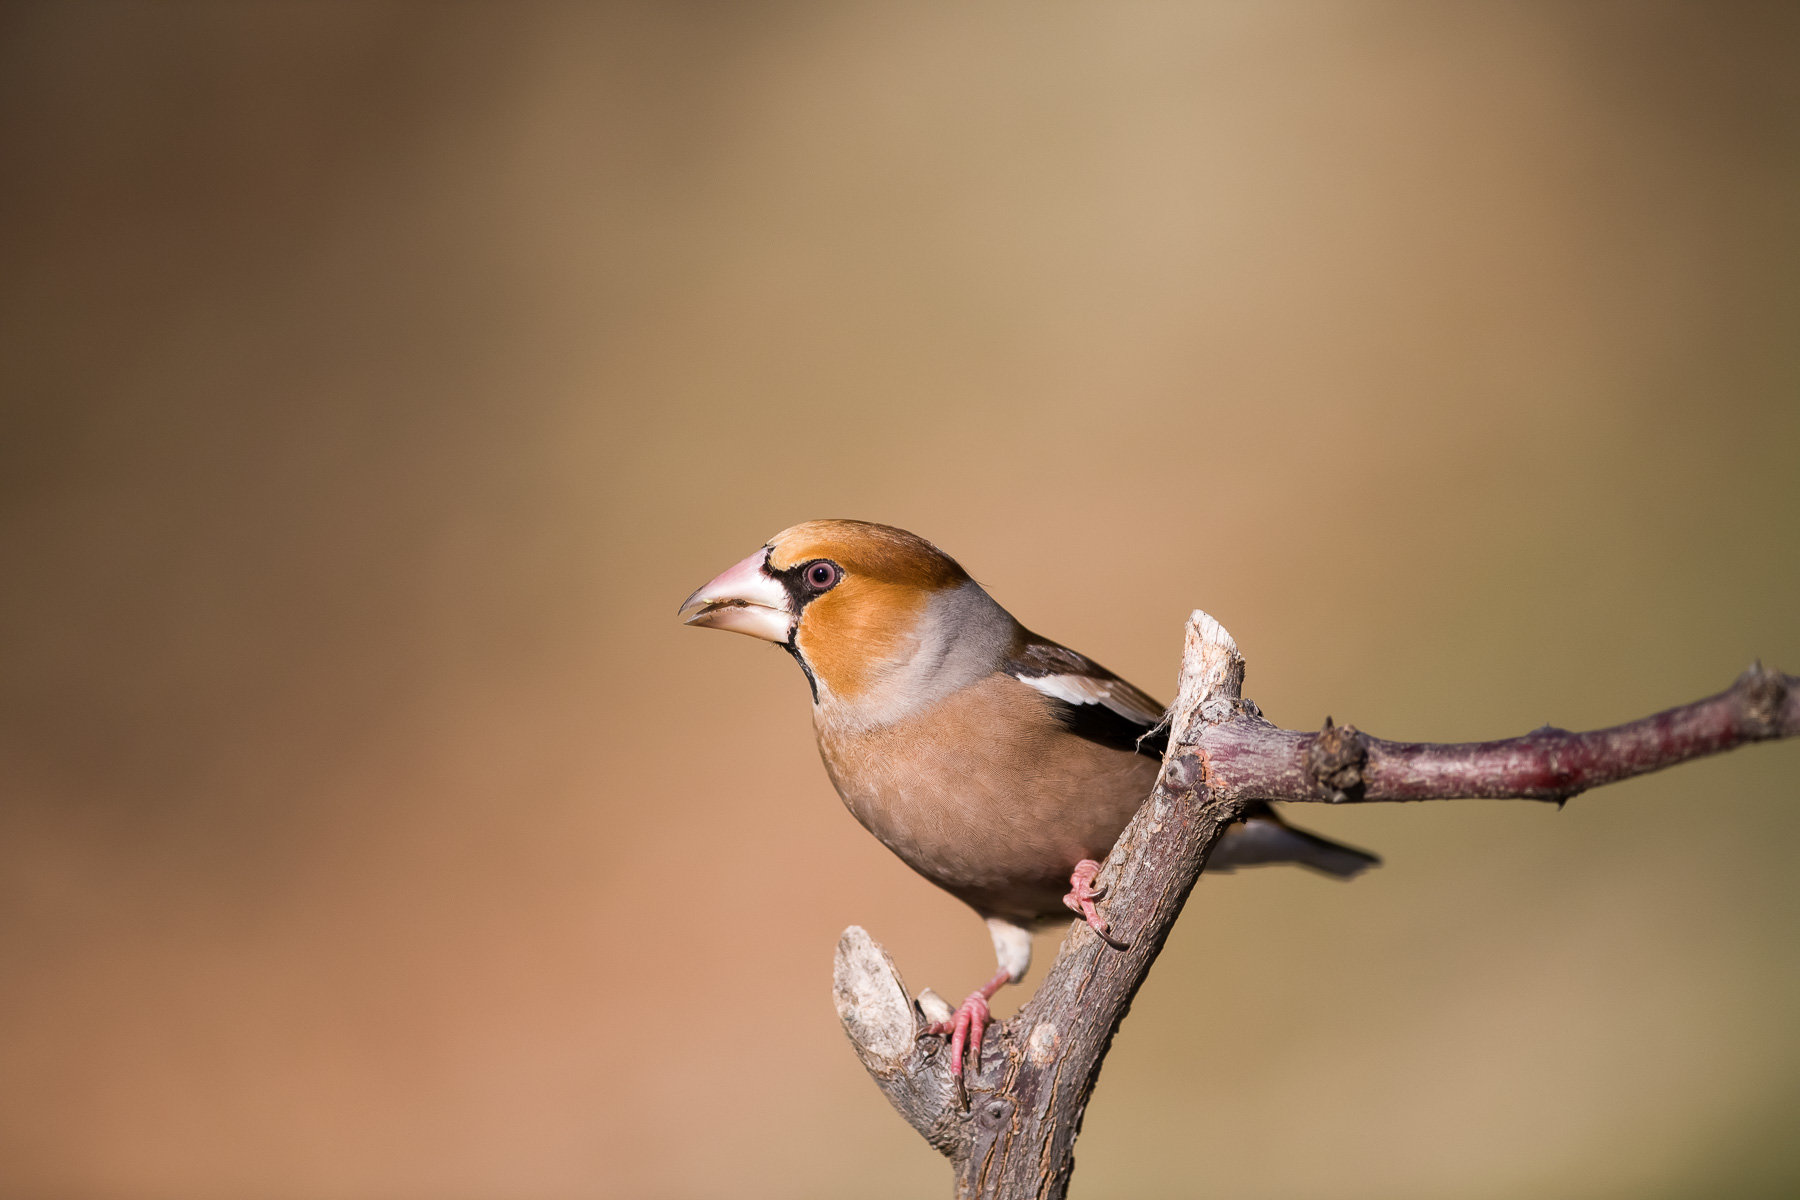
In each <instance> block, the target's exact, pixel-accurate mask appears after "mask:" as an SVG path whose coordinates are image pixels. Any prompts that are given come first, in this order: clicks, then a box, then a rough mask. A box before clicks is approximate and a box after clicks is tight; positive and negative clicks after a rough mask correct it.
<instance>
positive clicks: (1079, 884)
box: [1063, 858, 1125, 950]
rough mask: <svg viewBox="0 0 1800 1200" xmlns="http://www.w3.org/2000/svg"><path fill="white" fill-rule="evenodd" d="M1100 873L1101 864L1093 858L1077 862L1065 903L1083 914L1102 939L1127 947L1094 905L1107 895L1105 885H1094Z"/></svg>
mask: <svg viewBox="0 0 1800 1200" xmlns="http://www.w3.org/2000/svg"><path fill="white" fill-rule="evenodd" d="M1098 874H1100V864H1099V863H1097V862H1095V861H1094V860H1093V859H1091V858H1084V859H1082V860H1081V861H1080V862H1078V863H1076V864H1075V869H1074V870H1073V871H1072V872H1070V873H1069V894H1068V895H1066V896H1064V897H1063V903H1064V904H1065V905H1067V906H1068V907H1069V908H1070V909H1071V910H1073V911H1075V912H1078V913H1080V914H1081V918H1082V920H1084V921H1086V922H1087V923H1088V926H1089V928H1091V929H1092V930H1093V931H1094V932H1095V933H1097V934H1099V935H1100V940H1101V941H1103V942H1105V943H1106V944H1107V945H1109V946H1111V947H1112V948H1113V949H1115V950H1123V949H1125V943H1124V942H1121V941H1120V940H1119V939H1118V938H1115V937H1114V936H1113V935H1112V928H1111V927H1110V926H1109V925H1107V923H1106V922H1105V921H1103V920H1101V919H1100V910H1099V909H1097V908H1095V907H1094V901H1096V900H1098V899H1100V897H1102V896H1104V895H1106V889H1105V888H1104V887H1095V886H1094V876H1096V875H1098Z"/></svg>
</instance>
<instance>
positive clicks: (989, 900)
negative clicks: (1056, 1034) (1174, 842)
mask: <svg viewBox="0 0 1800 1200" xmlns="http://www.w3.org/2000/svg"><path fill="white" fill-rule="evenodd" d="M680 616H681V617H682V618H683V619H684V621H685V622H686V623H687V624H689V625H701V626H706V627H709V628H713V629H727V630H731V631H733V632H735V633H744V634H748V635H750V636H751V637H756V638H762V639H764V640H766V641H770V642H775V643H777V644H778V645H780V646H782V647H783V648H784V649H786V650H787V651H788V653H790V654H792V655H793V656H794V658H795V660H796V661H798V662H799V664H800V669H801V670H802V671H804V672H805V673H806V682H807V685H808V686H809V687H810V688H811V689H812V702H813V728H814V730H815V732H816V733H817V735H818V741H819V754H820V756H821V757H822V758H824V760H825V771H826V773H827V774H828V775H830V776H831V782H832V784H833V785H835V786H836V788H837V791H838V795H840V796H842V797H843V799H844V803H845V805H847V806H848V807H849V809H850V812H851V814H852V815H853V816H855V817H856V819H857V820H858V821H859V822H861V823H862V825H863V827H864V828H865V829H867V830H868V831H869V832H870V833H873V834H874V835H875V836H876V837H878V838H880V839H881V841H882V842H883V844H885V845H886V846H887V847H888V848H889V849H890V850H892V851H893V852H894V853H895V854H897V855H899V856H900V858H901V859H902V860H903V861H904V862H905V863H906V864H907V865H908V866H910V867H911V868H912V869H913V870H915V871H917V872H918V873H919V874H921V875H923V876H924V877H925V878H927V879H929V880H931V882H933V883H935V884H937V885H938V886H939V887H941V888H943V889H944V890H945V891H948V892H949V893H951V894H952V895H954V896H956V897H958V898H959V899H961V900H963V901H964V902H966V903H967V904H968V905H969V906H970V907H972V908H973V909H974V910H975V911H976V912H977V913H979V914H980V915H981V916H982V917H983V918H985V919H986V921H987V926H988V931H989V933H990V934H991V935H992V937H993V940H994V953H995V956H996V958H997V959H998V960H999V968H1000V969H999V972H998V973H997V974H996V975H995V976H994V977H993V978H992V979H990V980H989V981H988V982H987V983H985V984H983V985H982V986H981V987H980V988H978V989H976V990H975V991H974V992H973V993H971V994H970V996H969V998H968V999H967V1000H965V1001H964V1002H963V1004H962V1006H961V1007H960V1008H959V1009H958V1010H957V1011H956V1013H955V1015H954V1017H953V1018H952V1019H951V1020H949V1021H943V1022H937V1023H934V1024H932V1025H930V1026H928V1027H927V1029H926V1032H927V1033H929V1034H949V1035H950V1037H951V1069H952V1070H953V1071H955V1072H958V1073H960V1071H961V1070H962V1058H963V1050H964V1046H965V1044H967V1045H968V1046H970V1047H971V1048H972V1049H973V1053H974V1056H975V1058H976V1060H979V1058H980V1055H981V1041H982V1033H983V1030H984V1029H985V1027H986V1026H987V1024H988V1022H989V1020H990V1018H989V1015H988V1007H987V1002H988V1000H989V999H990V998H991V997H992V996H993V995H994V993H995V992H997V991H999V990H1000V988H1001V986H1002V985H1004V984H1006V983H1008V982H1013V983H1016V982H1018V981H1019V980H1020V979H1021V978H1022V977H1023V976H1024V974H1025V972H1026V969H1027V968H1028V967H1029V966H1030V965H1031V930H1032V928H1033V927H1034V926H1039V925H1044V924H1047V923H1049V922H1052V921H1055V920H1057V919H1059V918H1060V919H1065V920H1066V919H1067V916H1066V913H1065V912H1064V910H1065V908H1067V909H1073V910H1074V911H1076V912H1078V913H1080V914H1081V915H1082V916H1083V917H1084V918H1085V919H1086V920H1087V922H1088V923H1089V924H1090V925H1091V926H1093V928H1094V929H1095V931H1096V932H1098V933H1099V934H1100V935H1101V936H1102V937H1109V932H1108V929H1107V926H1106V922H1105V921H1104V920H1102V918H1101V917H1100V915H1099V912H1098V910H1097V909H1096V907H1095V901H1096V900H1097V899H1099V898H1100V892H1099V891H1098V890H1097V889H1096V888H1095V886H1094V876H1095V875H1096V874H1097V873H1098V871H1099V869H1100V864H1099V860H1101V859H1103V858H1105V857H1106V854H1107V852H1108V851H1109V850H1110V849H1111V848H1112V845H1113V842H1114V841H1115V840H1117V838H1118V836H1119V834H1120V832H1121V831H1123V830H1124V828H1125V825H1126V823H1127V822H1128V821H1130V819H1131V816H1132V814H1133V813H1134V812H1136V811H1137V808H1138V805H1139V804H1140V803H1141V802H1142V801H1143V800H1144V799H1145V797H1147V796H1148V795H1149V794H1150V791H1151V789H1152V788H1153V787H1154V786H1155V783H1156V776H1157V773H1158V771H1159V770H1160V765H1161V759H1162V755H1163V752H1164V751H1165V750H1166V749H1167V746H1168V735H1167V733H1166V732H1165V731H1164V730H1163V723H1162V722H1163V706H1162V705H1160V704H1158V703H1156V702H1155V701H1154V700H1152V699H1150V697H1148V696H1146V695H1145V694H1144V693H1143V692H1141V691H1139V690H1138V689H1137V688H1135V687H1133V686H1131V684H1129V683H1127V682H1125V681H1124V680H1123V679H1120V678H1119V677H1118V676H1117V675H1114V674H1113V673H1112V672H1111V671H1108V670H1107V669H1106V668H1105V667H1102V666H1100V665H1099V664H1098V663H1095V662H1093V661H1092V660H1091V659H1088V658H1085V657H1083V656H1082V655H1080V654H1077V653H1076V652H1075V651H1073V650H1070V649H1069V648H1068V647H1066V646H1062V645H1058V644H1057V643H1056V642H1052V641H1050V640H1048V639H1046V638H1042V637H1039V636H1038V635H1037V634H1035V633H1032V632H1031V631H1030V630H1028V629H1026V628H1025V627H1024V626H1023V625H1021V624H1019V622H1018V621H1016V620H1014V619H1013V617H1012V614H1010V613H1008V612H1007V611H1006V610H1005V609H1004V608H1001V607H1000V605H999V604H997V603H995V601H994V600H993V598H992V597H990V596H989V595H988V594H987V592H986V591H984V590H983V589H982V588H981V585H979V584H978V583H976V582H975V581H974V580H973V579H971V578H970V577H969V573H968V572H967V571H965V570H963V569H962V567H960V566H959V565H957V563H956V561H955V560H954V559H952V558H951V557H950V556H949V555H947V554H945V553H944V552H943V551H941V550H939V549H938V548H937V547H936V546H933V545H932V544H931V543H930V542H928V541H926V540H925V539H924V538H921V537H918V536H916V535H914V534H911V533H907V532H906V531H905V530H902V529H895V528H892V527H891V526H887V525H875V524H871V523H869V522H866V521H808V522H806V523H804V524H801V525H796V526H794V527H793V528H791V529H786V530H783V531H782V532H780V533H778V534H776V535H775V536H774V537H773V538H770V539H769V541H768V543H767V544H766V545H764V546H762V547H761V548H759V549H758V550H757V551H756V553H754V554H752V555H750V557H748V558H746V559H744V561H742V562H740V563H738V564H737V565H736V566H734V567H732V568H731V569H730V570H728V571H726V572H725V573H724V574H722V575H720V576H719V577H718V578H716V579H714V580H713V581H712V582H711V583H708V584H707V585H706V586H705V587H702V588H701V589H700V590H699V591H697V592H695V593H694V594H693V595H691V596H689V597H688V598H687V600H686V602H684V603H683V604H682V606H681V611H680ZM1379 861H1380V860H1379V859H1377V858H1376V857H1375V856H1374V855H1371V854H1367V853H1364V852H1363V851H1361V850H1356V849H1352V848H1351V847H1349V846H1343V845H1339V844H1337V843H1335V842H1330V841H1327V840H1325V839H1324V838H1321V837H1317V836H1315V835H1313V834H1310V833H1306V832H1304V831H1303V830H1299V829H1295V828H1293V827H1292V826H1289V825H1287V824H1285V823H1284V822H1283V821H1282V820H1281V819H1280V818H1279V817H1277V816H1276V814H1275V812H1274V810H1273V809H1272V808H1270V807H1269V806H1268V805H1267V804H1261V805H1255V806H1252V807H1251V808H1250V809H1248V810H1247V811H1246V812H1245V816H1244V819H1243V821H1242V822H1241V823H1239V824H1235V825H1233V826H1232V827H1231V830H1230V831H1229V832H1228V833H1227V834H1226V836H1225V837H1224V838H1223V839H1222V841H1221V842H1220V844H1219V845H1218V846H1217V847H1216V848H1215V849H1214V851H1213V854H1212V857H1211V859H1210V860H1209V862H1208V864H1207V865H1208V869H1209V870H1213V871H1219V870H1230V869H1232V868H1234V867H1237V866H1248V865H1250V864H1253V863H1273V862H1292V863H1299V864H1301V865H1303V866H1308V867H1312V868H1315V869H1317V870H1319V871H1323V872H1325V873H1326V874H1329V875H1335V876H1339V877H1341V878H1348V877H1350V876H1352V875H1355V874H1356V873H1358V872H1359V871H1361V870H1363V869H1364V868H1365V867H1369V866H1372V865H1374V864H1375V863H1377V862H1379ZM1109 940H1110V937H1109ZM1115 944H1116V943H1115Z"/></svg>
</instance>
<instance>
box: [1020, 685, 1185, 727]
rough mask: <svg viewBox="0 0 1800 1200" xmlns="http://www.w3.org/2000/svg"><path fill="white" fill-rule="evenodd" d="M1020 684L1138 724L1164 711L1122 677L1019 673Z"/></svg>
mask: <svg viewBox="0 0 1800 1200" xmlns="http://www.w3.org/2000/svg"><path fill="white" fill-rule="evenodd" d="M1015 678H1016V679H1018V681H1019V682H1020V683H1023V684H1025V685H1027V686H1028V687H1034V688H1036V689H1037V690H1038V691H1040V692H1042V693H1044V695H1046V696H1050V697H1053V698H1055V699H1057V700H1061V701H1063V702H1064V703H1066V704H1099V705H1103V706H1105V707H1106V708H1110V709H1111V710H1112V711H1114V712H1116V713H1118V714H1119V715H1120V716H1121V717H1124V718H1125V719H1126V720H1128V721H1136V722H1137V723H1138V724H1140V725H1156V724H1159V723H1161V721H1162V719H1163V713H1162V710H1161V709H1160V708H1157V707H1156V705H1155V704H1154V703H1152V702H1151V700H1150V698H1149V697H1148V696H1146V695H1144V693H1142V692H1140V691H1138V690H1137V689H1136V688H1134V687H1132V686H1131V685H1130V684H1129V683H1126V682H1125V681H1124V680H1123V679H1096V678H1094V677H1093V676H1092V675H1019V676H1015Z"/></svg>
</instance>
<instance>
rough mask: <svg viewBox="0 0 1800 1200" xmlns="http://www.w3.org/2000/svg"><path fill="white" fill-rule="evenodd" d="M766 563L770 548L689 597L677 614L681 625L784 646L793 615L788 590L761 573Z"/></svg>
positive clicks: (761, 551)
mask: <svg viewBox="0 0 1800 1200" xmlns="http://www.w3.org/2000/svg"><path fill="white" fill-rule="evenodd" d="M768 560H769V548H768V547H767V546H764V547H763V548H762V549H760V550H758V551H757V552H756V553H755V554H752V555H751V556H750V557H749V558H746V559H745V560H744V561H743V562H741V563H739V564H738V565H737V566H735V567H733V568H731V569H730V570H729V571H726V572H725V573H724V574H722V575H720V576H719V577H718V578H717V579H715V580H713V581H712V582H711V583H709V584H707V585H706V586H705V587H703V588H701V589H700V590H699V591H697V592H695V593H694V594H693V595H691V596H689V597H688V598H687V600H686V601H684V602H683V603H682V606H681V612H680V613H679V614H678V615H679V616H680V617H681V619H682V622H683V623H684V624H687V625H702V626H705V627H707V628H709V629H729V630H730V631H731V632H733V633H747V634H749V635H750V636H751V637H757V638H762V639H763V640H764V641H767V642H786V641H787V640H788V627H789V626H790V625H792V624H793V613H792V612H790V611H789V609H788V594H787V589H786V588H784V587H782V586H781V583H780V581H779V580H777V579H774V578H773V577H771V576H770V575H769V573H768V572H767V571H765V570H763V566H764V564H765V563H767V562H768Z"/></svg>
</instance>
